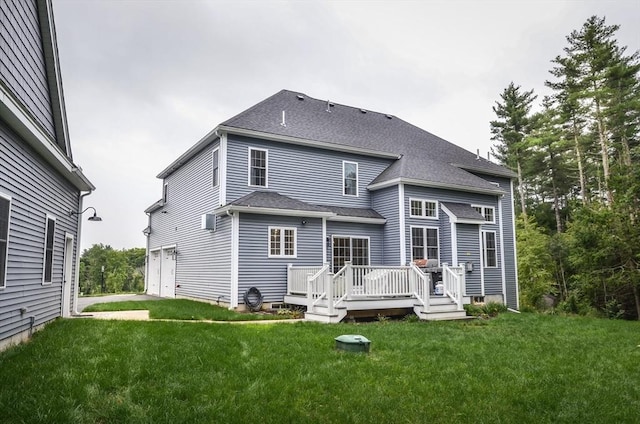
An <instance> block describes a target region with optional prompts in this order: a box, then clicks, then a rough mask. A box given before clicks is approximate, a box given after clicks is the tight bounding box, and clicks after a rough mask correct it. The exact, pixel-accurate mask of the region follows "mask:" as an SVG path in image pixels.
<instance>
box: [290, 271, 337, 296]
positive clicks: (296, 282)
mask: <svg viewBox="0 0 640 424" xmlns="http://www.w3.org/2000/svg"><path fill="white" fill-rule="evenodd" d="M325 267H327V268H328V267H329V264H325ZM322 268H324V267H322V266H293V265H292V264H289V266H287V294H297V295H306V294H307V277H309V276H312V275H315V274H316V273H317V272H318V271H320V270H321V269H322Z"/></svg>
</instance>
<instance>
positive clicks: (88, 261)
mask: <svg viewBox="0 0 640 424" xmlns="http://www.w3.org/2000/svg"><path fill="white" fill-rule="evenodd" d="M145 255H146V250H145V249H144V248H139V247H135V248H133V249H123V250H115V249H113V248H112V247H111V246H109V245H107V246H105V245H103V244H94V245H93V246H91V248H89V249H85V250H84V251H83V252H82V256H81V257H80V292H81V293H82V294H83V295H92V294H99V293H131V292H135V293H138V292H142V291H144V275H145Z"/></svg>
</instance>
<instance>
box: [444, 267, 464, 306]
mask: <svg viewBox="0 0 640 424" xmlns="http://www.w3.org/2000/svg"><path fill="white" fill-rule="evenodd" d="M465 271H466V267H465V264H464V263H461V264H460V265H459V266H449V265H448V264H446V263H443V264H442V284H443V285H444V294H445V296H448V297H450V298H451V299H452V300H453V301H454V302H456V304H457V305H458V310H459V311H462V310H463V309H464V307H463V306H462V296H463V291H464V286H465Z"/></svg>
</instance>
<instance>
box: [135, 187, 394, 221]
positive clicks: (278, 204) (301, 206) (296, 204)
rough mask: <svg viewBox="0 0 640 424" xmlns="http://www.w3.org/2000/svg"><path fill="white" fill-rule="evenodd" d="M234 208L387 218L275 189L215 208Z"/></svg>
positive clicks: (220, 210)
mask: <svg viewBox="0 0 640 424" xmlns="http://www.w3.org/2000/svg"><path fill="white" fill-rule="evenodd" d="M154 205H155V204H154ZM154 205H152V206H151V207H149V208H148V209H147V211H150V212H152V211H153V210H155V209H153V207H154ZM235 211H237V212H245V213H256V214H265V215H285V216H300V217H305V216H307V217H314V218H327V219H329V220H331V221H346V222H360V223H370V224H384V223H385V222H386V219H385V218H384V217H383V216H382V215H380V214H379V213H378V212H376V211H374V210H373V209H363V208H344V207H337V206H320V205H312V204H309V203H306V202H303V201H301V200H297V199H294V198H291V197H289V196H285V195H282V194H280V193H277V192H275V191H254V192H252V193H249V194H247V195H246V196H243V197H241V198H239V199H237V200H234V201H233V202H231V203H229V204H228V205H225V206H222V207H220V208H218V209H216V210H215V211H214V212H215V213H216V214H222V213H226V212H235Z"/></svg>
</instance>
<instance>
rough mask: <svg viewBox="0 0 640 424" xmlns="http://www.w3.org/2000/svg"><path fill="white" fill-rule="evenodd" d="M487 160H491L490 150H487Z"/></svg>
mask: <svg viewBox="0 0 640 424" xmlns="http://www.w3.org/2000/svg"><path fill="white" fill-rule="evenodd" d="M487 160H488V161H489V162H491V152H487Z"/></svg>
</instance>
